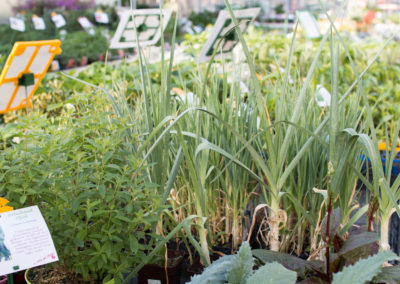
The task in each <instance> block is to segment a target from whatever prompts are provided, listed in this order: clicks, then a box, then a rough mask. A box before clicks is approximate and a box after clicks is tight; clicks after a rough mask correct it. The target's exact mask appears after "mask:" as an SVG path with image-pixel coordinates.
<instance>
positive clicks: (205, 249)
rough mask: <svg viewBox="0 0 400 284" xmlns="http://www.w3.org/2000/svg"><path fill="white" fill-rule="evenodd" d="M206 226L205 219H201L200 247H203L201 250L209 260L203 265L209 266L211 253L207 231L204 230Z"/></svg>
mask: <svg viewBox="0 0 400 284" xmlns="http://www.w3.org/2000/svg"><path fill="white" fill-rule="evenodd" d="M204 226H205V222H204V219H203V218H199V235H200V246H201V250H202V252H203V254H204V257H205V258H206V260H207V263H203V265H204V266H208V265H210V264H211V261H210V253H209V251H208V243H207V230H206V229H205V228H204Z"/></svg>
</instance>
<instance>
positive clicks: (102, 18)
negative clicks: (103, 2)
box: [94, 10, 110, 24]
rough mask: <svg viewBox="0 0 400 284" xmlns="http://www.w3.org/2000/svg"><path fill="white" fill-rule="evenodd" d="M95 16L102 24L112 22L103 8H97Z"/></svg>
mask: <svg viewBox="0 0 400 284" xmlns="http://www.w3.org/2000/svg"><path fill="white" fill-rule="evenodd" d="M94 18H95V19H96V22H98V23H100V24H108V23H109V22H110V19H109V18H108V15H107V14H106V13H104V12H103V11H101V10H97V11H96V12H95V13H94Z"/></svg>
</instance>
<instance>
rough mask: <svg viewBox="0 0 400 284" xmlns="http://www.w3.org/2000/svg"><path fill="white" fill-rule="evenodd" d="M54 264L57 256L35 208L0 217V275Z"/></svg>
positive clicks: (44, 224)
mask: <svg viewBox="0 0 400 284" xmlns="http://www.w3.org/2000/svg"><path fill="white" fill-rule="evenodd" d="M55 261H58V255H57V252H56V249H55V247H54V243H53V240H52V238H51V235H50V232H49V229H48V228H47V225H46V222H45V221H44V218H43V216H42V214H41V213H40V211H39V208H38V207H37V206H31V207H26V208H23V209H18V210H14V211H9V212H5V213H1V214H0V271H1V274H11V273H14V272H17V271H21V270H25V269H28V268H31V267H35V266H39V265H44V264H47V263H51V262H55Z"/></svg>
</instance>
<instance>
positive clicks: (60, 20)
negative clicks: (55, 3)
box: [51, 13, 67, 29]
mask: <svg viewBox="0 0 400 284" xmlns="http://www.w3.org/2000/svg"><path fill="white" fill-rule="evenodd" d="M51 20H52V21H53V23H54V25H55V26H56V28H57V29H59V28H61V27H63V26H65V25H66V24H67V22H66V21H65V19H64V17H63V16H62V15H61V14H56V13H52V14H51Z"/></svg>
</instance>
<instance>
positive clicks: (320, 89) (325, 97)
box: [315, 85, 331, 107]
mask: <svg viewBox="0 0 400 284" xmlns="http://www.w3.org/2000/svg"><path fill="white" fill-rule="evenodd" d="M315 101H316V102H317V104H318V106H319V107H327V106H330V105H331V94H330V93H329V91H328V90H327V89H325V87H324V86H322V85H317V88H316V90H315Z"/></svg>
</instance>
